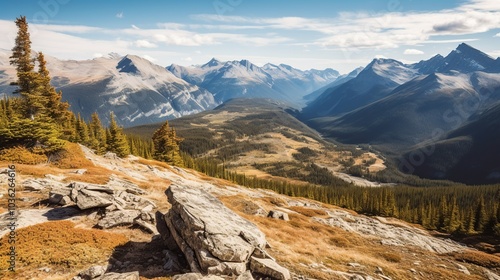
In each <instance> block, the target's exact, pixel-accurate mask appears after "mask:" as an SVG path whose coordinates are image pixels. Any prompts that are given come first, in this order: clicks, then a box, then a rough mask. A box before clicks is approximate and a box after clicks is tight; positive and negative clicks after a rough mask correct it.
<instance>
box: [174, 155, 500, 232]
mask: <svg viewBox="0 0 500 280" xmlns="http://www.w3.org/2000/svg"><path fill="white" fill-rule="evenodd" d="M182 155H183V158H184V162H185V164H186V167H188V168H192V169H195V170H198V171H200V172H203V173H205V174H207V175H209V176H212V177H216V178H222V179H226V180H229V181H232V182H234V183H237V184H239V185H242V186H246V187H250V188H263V189H269V190H273V191H275V192H277V193H280V194H284V195H288V196H293V197H305V198H309V199H313V200H316V201H319V202H323V203H327V204H331V205H337V206H340V207H344V208H347V209H351V210H354V211H356V212H358V213H363V214H367V215H377V216H384V217H394V218H399V219H401V220H404V221H407V222H410V223H414V224H420V225H422V226H423V227H425V228H426V229H429V230H439V231H441V232H446V233H451V234H462V235H471V234H490V235H496V236H500V185H490V186H465V185H453V186H438V187H436V186H434V187H412V186H403V185H397V186H393V187H376V188H367V187H356V186H353V185H350V184H347V183H345V182H338V184H331V183H324V182H322V183H318V184H306V185H304V184H293V183H289V182H287V181H278V180H267V179H259V178H256V177H254V176H252V177H248V176H245V175H244V174H238V173H236V172H233V171H230V170H228V169H227V168H226V167H225V165H224V164H223V163H221V162H220V161H216V160H214V159H210V158H206V157H205V158H192V157H191V156H190V155H188V154H185V153H184V154H182Z"/></svg>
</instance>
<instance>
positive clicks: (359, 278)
mask: <svg viewBox="0 0 500 280" xmlns="http://www.w3.org/2000/svg"><path fill="white" fill-rule="evenodd" d="M349 280H365V278H364V277H363V276H361V275H359V274H354V275H352V276H351V277H349Z"/></svg>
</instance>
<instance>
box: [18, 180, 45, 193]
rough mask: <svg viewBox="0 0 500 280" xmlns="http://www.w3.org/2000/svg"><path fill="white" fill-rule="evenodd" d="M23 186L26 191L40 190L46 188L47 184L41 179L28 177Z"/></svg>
mask: <svg viewBox="0 0 500 280" xmlns="http://www.w3.org/2000/svg"><path fill="white" fill-rule="evenodd" d="M22 186H23V187H24V190H25V191H32V192H39V191H42V190H44V189H45V187H46V186H45V185H43V184H42V183H41V182H40V180H36V179H27V180H24V182H23V184H22Z"/></svg>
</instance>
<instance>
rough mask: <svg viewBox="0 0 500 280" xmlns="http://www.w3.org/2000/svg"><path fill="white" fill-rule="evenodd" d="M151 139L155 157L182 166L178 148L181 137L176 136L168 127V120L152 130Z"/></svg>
mask: <svg viewBox="0 0 500 280" xmlns="http://www.w3.org/2000/svg"><path fill="white" fill-rule="evenodd" d="M152 140H153V144H154V158H155V159H157V160H160V161H164V162H166V163H168V164H172V165H176V166H182V164H183V163H182V157H181V154H180V150H179V144H180V142H181V141H182V139H181V138H179V137H177V134H176V132H175V130H174V129H173V128H170V126H169V124H168V121H166V122H165V123H164V124H163V125H162V126H161V127H160V128H159V129H158V130H156V131H155V132H154V134H153V138H152Z"/></svg>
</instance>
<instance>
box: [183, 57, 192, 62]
mask: <svg viewBox="0 0 500 280" xmlns="http://www.w3.org/2000/svg"><path fill="white" fill-rule="evenodd" d="M182 60H184V61H187V62H191V61H193V58H192V57H190V56H188V57H186V58H183V59H182Z"/></svg>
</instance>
